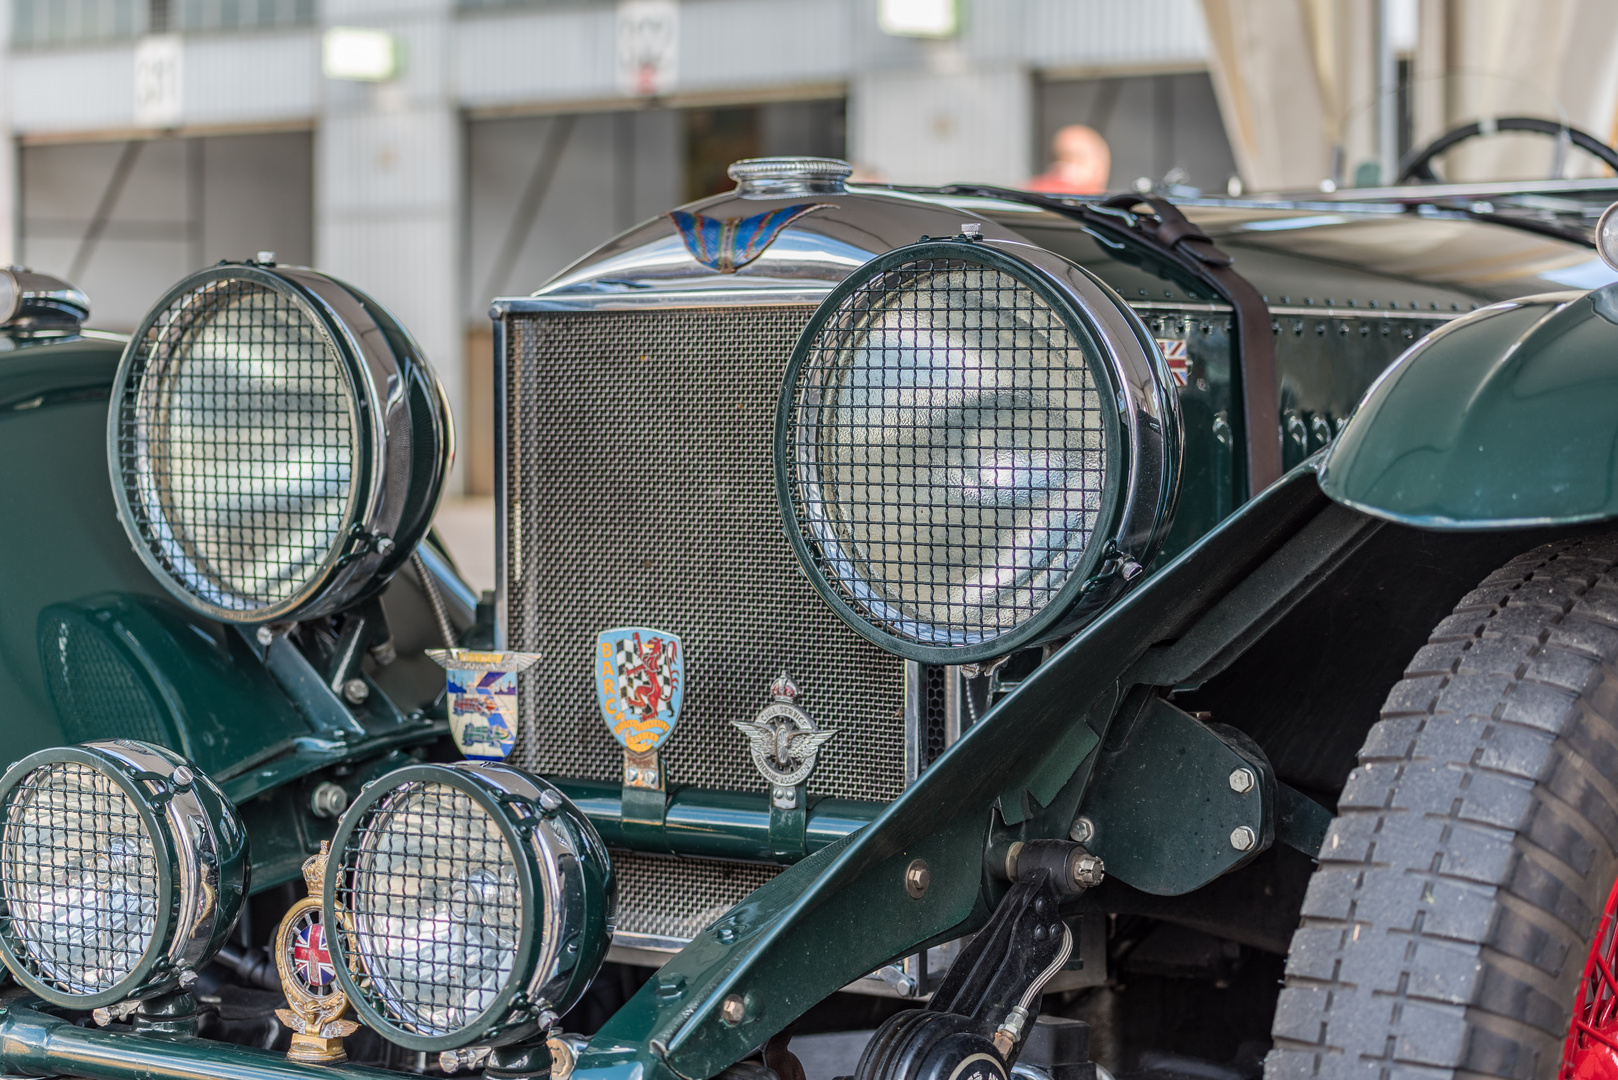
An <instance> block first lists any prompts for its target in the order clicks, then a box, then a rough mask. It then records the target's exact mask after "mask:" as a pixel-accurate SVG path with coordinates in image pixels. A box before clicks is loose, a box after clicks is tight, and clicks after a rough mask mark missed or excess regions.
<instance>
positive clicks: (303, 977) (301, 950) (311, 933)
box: [288, 911, 337, 997]
mask: <svg viewBox="0 0 1618 1080" xmlns="http://www.w3.org/2000/svg"><path fill="white" fill-rule="evenodd" d="M288 966H289V967H290V968H291V970H292V974H293V976H294V977H295V978H296V979H297V980H298V982H299V983H301V984H302V985H303V988H304V989H305V990H307V991H309V993H311V994H314V995H316V996H317V997H319V996H323V995H324V994H325V993H327V992H329V991H328V989H327V988H329V987H330V986H331V982H332V980H333V979H335V978H336V977H337V972H336V971H335V970H333V968H332V966H331V952H330V951H329V950H327V948H326V928H325V927H324V926H322V925H320V912H319V911H306V912H304V914H303V915H302V916H300V917H299V918H298V919H297V920H296V921H295V922H294V923H293V926H292V963H291V964H290V965H288Z"/></svg>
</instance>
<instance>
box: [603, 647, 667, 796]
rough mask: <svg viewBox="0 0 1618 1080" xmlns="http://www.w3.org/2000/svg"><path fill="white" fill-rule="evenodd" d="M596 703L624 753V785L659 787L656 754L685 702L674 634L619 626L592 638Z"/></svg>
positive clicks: (665, 740) (661, 783)
mask: <svg viewBox="0 0 1618 1080" xmlns="http://www.w3.org/2000/svg"><path fill="white" fill-rule="evenodd" d="M595 684H596V701H597V703H599V704H600V706H601V715H602V716H603V717H604V718H605V719H606V721H607V729H608V730H609V731H611V732H612V737H613V738H615V739H617V740H618V744H619V745H620V746H622V747H623V748H624V783H626V784H628V785H630V786H631V787H646V788H661V787H662V786H663V782H662V781H663V778H662V775H661V773H662V770H661V769H659V768H658V764H657V751H658V749H659V748H660V747H662V745H663V744H664V743H666V742H668V739H669V736H670V735H672V734H673V733H674V725H675V724H677V723H679V720H680V703H681V701H682V700H684V697H685V650H684V648H683V647H682V646H681V644H680V639H679V636H678V635H675V634H671V633H669V632H668V631H667V630H655V629H653V628H651V627H649V626H618V627H614V628H613V629H611V630H603V631H601V633H600V634H598V635H596V655H595Z"/></svg>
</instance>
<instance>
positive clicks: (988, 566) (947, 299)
mask: <svg viewBox="0 0 1618 1080" xmlns="http://www.w3.org/2000/svg"><path fill="white" fill-rule="evenodd" d="M1094 348H1095V346H1094V345H1093V343H1092V342H1091V341H1090V340H1089V339H1088V337H1087V336H1084V337H1081V336H1080V334H1079V333H1076V332H1075V331H1074V330H1073V329H1072V328H1070V327H1069V326H1068V325H1067V323H1066V322H1065V321H1064V320H1063V318H1062V317H1061V316H1060V315H1059V314H1058V313H1057V312H1056V311H1055V310H1054V309H1053V308H1052V307H1051V306H1050V305H1049V304H1047V303H1046V302H1045V301H1044V300H1043V299H1042V298H1041V297H1040V296H1039V295H1038V294H1037V293H1035V292H1034V290H1033V289H1031V288H1030V287H1029V286H1028V285H1026V284H1024V283H1023V282H1021V281H1019V280H1018V279H1017V278H1015V277H1014V276H1012V275H1011V274H1009V273H1007V272H1005V271H1002V270H999V269H996V268H994V267H989V266H984V265H980V264H975V263H969V262H963V261H961V260H954V259H928V260H920V261H916V262H911V263H906V264H904V265H901V266H899V267H897V268H895V269H892V270H890V271H888V272H886V273H881V274H877V275H875V276H873V277H872V278H871V279H870V280H869V281H867V282H866V283H865V284H864V285H863V286H861V287H860V288H859V289H857V290H856V291H855V292H853V293H852V294H850V295H849V296H848V297H847V298H845V300H844V301H843V304H842V306H841V308H840V309H839V310H838V311H837V312H836V313H834V314H833V316H832V317H831V318H830V319H828V320H827V321H826V322H825V323H824V324H823V326H822V328H821V330H820V333H819V335H818V337H817V338H816V339H815V340H814V341H813V343H812V345H811V348H810V351H809V353H808V355H807V357H806V358H805V360H804V362H803V364H802V367H801V370H800V372H799V377H798V386H797V389H796V393H797V409H796V413H795V429H794V430H793V431H792V433H791V436H790V438H791V442H790V443H789V445H788V455H789V466H791V467H793V468H794V471H795V474H796V480H797V485H796V494H795V496H794V500H795V502H797V504H798V505H797V509H798V514H799V519H800V520H799V526H800V528H803V529H804V531H805V533H806V537H807V539H809V540H810V541H811V544H812V547H813V549H814V550H815V553H816V557H817V562H818V564H819V569H820V570H821V572H822V573H823V574H824V575H825V576H826V578H827V579H828V580H829V581H831V582H832V583H833V584H834V585H835V587H837V588H838V589H839V590H840V591H841V592H842V593H843V594H844V596H845V598H846V599H848V600H849V601H850V603H851V604H852V605H853V606H854V607H855V608H856V609H857V610H859V611H861V613H862V614H864V615H865V616H866V617H867V618H869V619H871V620H872V621H873V622H875V623H878V624H880V625H883V626H884V627H885V628H886V629H887V630H888V631H889V632H891V633H894V634H896V635H897V636H899V637H902V638H904V639H906V640H909V641H913V642H917V643H919V644H923V645H933V646H960V645H971V644H976V643H979V642H983V641H987V640H990V639H992V638H995V637H997V636H999V635H1001V634H1003V633H1005V632H1006V631H1008V630H1010V629H1012V628H1014V627H1016V626H1018V625H1020V624H1021V623H1023V622H1025V621H1027V620H1028V619H1030V618H1031V617H1033V616H1034V615H1036V614H1037V613H1038V612H1040V611H1041V610H1043V609H1044V608H1045V607H1046V606H1047V605H1048V604H1050V603H1051V602H1052V601H1053V600H1055V599H1056V597H1057V594H1058V593H1059V592H1060V591H1061V590H1062V589H1063V587H1064V586H1066V585H1067V584H1068V582H1069V579H1070V577H1071V575H1072V574H1073V573H1074V572H1075V571H1076V570H1077V569H1078V568H1079V567H1080V566H1081V565H1082V563H1083V560H1084V555H1085V550H1086V547H1087V545H1088V544H1089V542H1090V538H1091V535H1092V534H1093V532H1094V530H1095V527H1096V519H1097V516H1098V514H1099V513H1100V511H1101V507H1102V502H1103V498H1104V495H1105V488H1106V477H1107V446H1106V438H1107V434H1106V428H1105V426H1104V417H1103V414H1102V409H1103V405H1104V400H1103V394H1102V392H1101V391H1100V390H1099V389H1098V386H1097V382H1096V377H1095V375H1094V373H1093V370H1092V367H1091V361H1090V357H1091V354H1092V353H1093V351H1094Z"/></svg>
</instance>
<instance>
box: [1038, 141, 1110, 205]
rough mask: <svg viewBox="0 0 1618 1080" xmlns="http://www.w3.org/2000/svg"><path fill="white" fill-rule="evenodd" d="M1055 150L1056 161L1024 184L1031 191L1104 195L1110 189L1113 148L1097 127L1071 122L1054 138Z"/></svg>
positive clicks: (1053, 145)
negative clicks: (1108, 186)
mask: <svg viewBox="0 0 1618 1080" xmlns="http://www.w3.org/2000/svg"><path fill="white" fill-rule="evenodd" d="M1051 151H1052V153H1053V155H1054V156H1055V158H1056V160H1055V161H1052V162H1051V167H1050V168H1049V169H1046V170H1045V171H1044V172H1042V173H1040V174H1039V175H1038V176H1036V177H1034V178H1033V179H1032V180H1030V181H1028V183H1027V184H1026V185H1024V186H1025V187H1027V189H1028V190H1029V191H1044V192H1049V193H1050V194H1053V195H1100V194H1102V193H1103V192H1105V191H1106V190H1107V177H1108V176H1109V175H1110V174H1111V173H1112V151H1111V150H1110V149H1108V148H1107V140H1106V139H1103V138H1102V137H1101V133H1100V132H1099V131H1097V130H1096V129H1095V128H1093V127H1087V126H1085V125H1084V124H1069V125H1068V126H1067V127H1065V128H1062V129H1061V130H1060V131H1058V132H1057V133H1056V138H1054V139H1052V140H1051Z"/></svg>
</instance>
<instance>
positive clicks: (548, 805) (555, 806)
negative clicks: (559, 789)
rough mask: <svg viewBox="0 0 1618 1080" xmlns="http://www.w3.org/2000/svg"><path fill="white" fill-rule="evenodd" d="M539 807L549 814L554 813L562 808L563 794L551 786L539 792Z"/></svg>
mask: <svg viewBox="0 0 1618 1080" xmlns="http://www.w3.org/2000/svg"><path fill="white" fill-rule="evenodd" d="M539 808H540V809H541V810H543V811H545V812H546V813H547V814H554V813H556V811H558V810H560V809H561V808H562V796H561V795H559V794H557V793H556V792H554V791H552V790H551V789H550V788H546V789H545V790H543V791H541V792H540V793H539Z"/></svg>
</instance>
